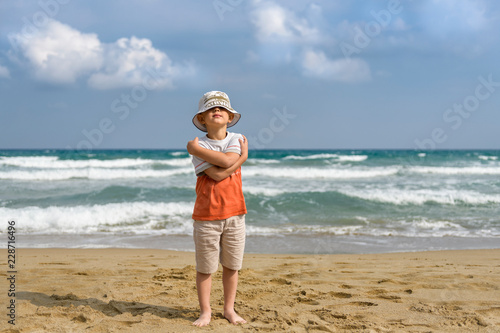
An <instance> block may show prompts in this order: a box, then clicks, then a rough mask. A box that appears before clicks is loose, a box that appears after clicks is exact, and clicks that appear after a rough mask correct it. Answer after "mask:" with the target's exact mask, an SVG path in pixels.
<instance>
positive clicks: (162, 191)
mask: <svg viewBox="0 0 500 333" xmlns="http://www.w3.org/2000/svg"><path fill="white" fill-rule="evenodd" d="M242 179H243V192H244V195H245V200H246V204H247V209H248V214H247V216H246V231H247V243H246V249H245V251H246V252H247V253H301V254H306V253H307V254H325V253H382V252H408V251H410V252H411V251H425V250H449V249H491V248H499V247H500V150H429V151H416V150H294V149H290V150H251V151H250V152H249V158H248V160H247V162H246V163H245V164H244V165H243V167H242ZM195 184H196V176H195V174H194V168H193V165H192V162H191V157H190V156H189V155H188V153H187V152H186V151H185V150H96V151H91V152H82V151H68V150H0V237H1V239H3V241H0V247H3V248H5V247H6V246H7V237H8V235H7V227H8V225H9V221H14V223H15V228H16V230H15V232H16V233H15V235H16V245H17V247H18V248H46V247H55V248H116V247H120V248H155V249H170V250H183V251H194V244H193V240H192V228H193V227H192V223H193V221H192V219H191V214H192V211H193V205H194V202H195V197H196V196H195Z"/></svg>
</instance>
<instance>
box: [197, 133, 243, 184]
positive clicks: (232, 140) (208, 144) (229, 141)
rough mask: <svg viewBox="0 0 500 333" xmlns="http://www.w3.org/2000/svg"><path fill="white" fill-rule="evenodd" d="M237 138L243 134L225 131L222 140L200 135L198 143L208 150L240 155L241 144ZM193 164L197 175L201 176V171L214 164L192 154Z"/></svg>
mask: <svg viewBox="0 0 500 333" xmlns="http://www.w3.org/2000/svg"><path fill="white" fill-rule="evenodd" d="M239 139H243V136H242V135H241V134H239V133H231V132H227V135H226V138H225V139H224V140H212V139H209V138H208V137H207V136H206V135H205V136H204V137H201V138H200V139H199V145H200V146H201V147H203V148H206V149H210V150H215V151H221V152H223V153H236V154H240V155H241V145H240V142H239V141H238V140H239ZM193 165H194V171H195V173H196V175H197V176H201V175H202V174H203V171H205V170H206V169H208V168H210V167H213V166H214V165H213V164H210V163H208V162H207V161H204V160H202V159H201V158H199V157H196V156H193Z"/></svg>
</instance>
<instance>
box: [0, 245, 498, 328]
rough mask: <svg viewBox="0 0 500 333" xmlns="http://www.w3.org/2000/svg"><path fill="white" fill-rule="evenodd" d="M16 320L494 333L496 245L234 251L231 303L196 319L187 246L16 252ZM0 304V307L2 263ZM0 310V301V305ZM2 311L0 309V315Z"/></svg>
mask: <svg viewBox="0 0 500 333" xmlns="http://www.w3.org/2000/svg"><path fill="white" fill-rule="evenodd" d="M16 255H17V262H16V269H17V274H16V296H15V302H16V321H15V323H16V325H15V327H14V326H12V325H10V324H8V323H7V320H8V318H7V317H6V316H5V315H4V316H2V317H3V319H2V321H1V323H0V327H1V331H2V332H51V333H55V332H65V333H66V332H201V331H212V332H252V331H255V332H499V331H500V301H499V300H500V249H495V250H455V251H432V252H431V251H429V252H407V253H387V254H327V255H313V254H311V255H295V254H251V253H247V254H245V258H244V264H243V268H242V270H241V271H240V281H239V287H238V293H237V298H236V306H235V307H236V311H237V312H238V313H239V314H240V315H241V316H242V317H244V318H245V319H246V320H247V321H248V323H247V324H244V325H240V326H233V325H231V324H229V323H228V322H227V320H225V319H224V318H223V317H222V283H221V272H222V269H219V271H218V272H217V273H216V274H215V275H214V278H213V287H212V299H211V302H212V311H213V315H212V322H211V323H210V325H209V326H208V327H205V328H196V327H193V326H192V325H191V323H192V322H193V321H194V320H195V319H196V318H197V317H198V315H199V309H198V300H197V294H196V289H195V276H196V270H195V266H194V265H195V261H194V253H193V252H180V251H168V250H154V249H118V248H117V249H67V248H64V249H58V248H51V249H25V248H21V249H17V254H16ZM0 266H1V267H3V269H2V272H1V275H2V277H3V278H2V281H3V282H2V284H1V285H2V286H3V287H2V290H3V291H2V293H1V299H2V304H7V302H8V301H9V300H8V299H7V297H6V296H7V292H6V290H7V289H8V285H7V283H8V282H6V281H7V280H6V278H5V277H6V275H7V273H6V272H7V265H6V263H3V264H1V265H0ZM4 309H5V307H4ZM6 311H7V310H4V312H6Z"/></svg>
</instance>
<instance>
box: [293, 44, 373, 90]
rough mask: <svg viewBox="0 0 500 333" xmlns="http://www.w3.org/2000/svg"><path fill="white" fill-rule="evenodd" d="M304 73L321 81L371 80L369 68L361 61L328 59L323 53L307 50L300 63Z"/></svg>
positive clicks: (351, 81)
mask: <svg viewBox="0 0 500 333" xmlns="http://www.w3.org/2000/svg"><path fill="white" fill-rule="evenodd" d="M302 66H303V68H304V73H305V74H306V75H308V76H313V77H317V78H321V79H326V80H332V81H340V82H348V83H355V82H363V81H369V80H370V79H371V71H370V66H369V65H368V64H367V63H366V62H365V61H364V60H362V59H356V58H350V59H346V58H339V59H333V60H332V59H329V58H328V57H327V56H326V55H325V54H324V53H323V52H315V51H311V50H308V51H306V52H305V53H304V58H303V62H302Z"/></svg>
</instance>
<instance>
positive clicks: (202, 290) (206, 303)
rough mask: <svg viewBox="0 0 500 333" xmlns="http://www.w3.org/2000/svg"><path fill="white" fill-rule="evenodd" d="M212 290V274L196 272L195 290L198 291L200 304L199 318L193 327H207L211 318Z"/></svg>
mask: <svg viewBox="0 0 500 333" xmlns="http://www.w3.org/2000/svg"><path fill="white" fill-rule="evenodd" d="M211 289H212V274H203V273H200V272H196V290H197V291H198V301H199V302H200V318H198V319H197V320H196V321H195V322H194V323H193V325H194V326H198V327H202V326H207V325H208V324H209V323H210V319H211V318H212V309H211V308H210V291H211Z"/></svg>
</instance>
